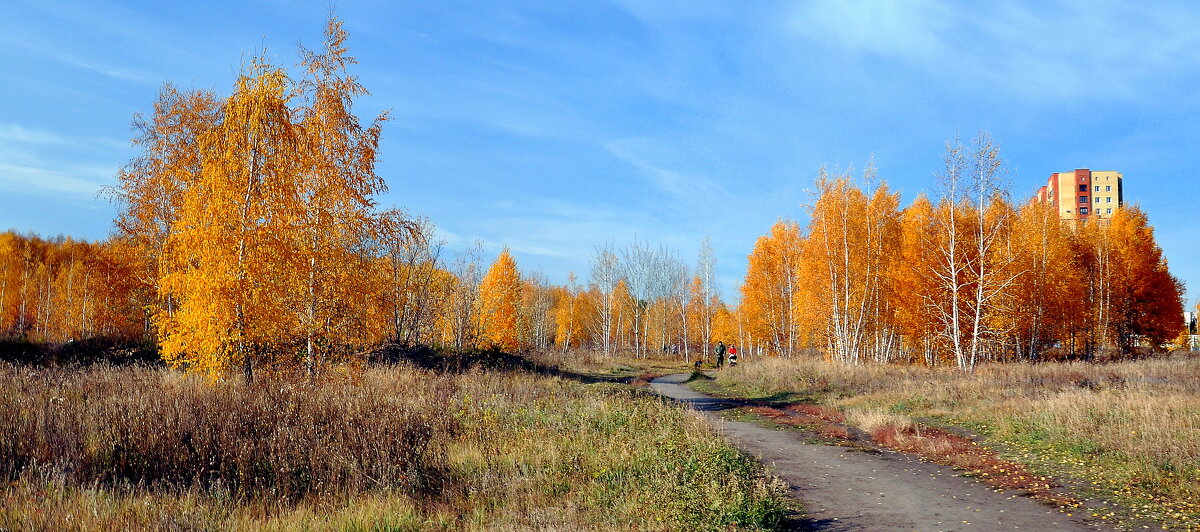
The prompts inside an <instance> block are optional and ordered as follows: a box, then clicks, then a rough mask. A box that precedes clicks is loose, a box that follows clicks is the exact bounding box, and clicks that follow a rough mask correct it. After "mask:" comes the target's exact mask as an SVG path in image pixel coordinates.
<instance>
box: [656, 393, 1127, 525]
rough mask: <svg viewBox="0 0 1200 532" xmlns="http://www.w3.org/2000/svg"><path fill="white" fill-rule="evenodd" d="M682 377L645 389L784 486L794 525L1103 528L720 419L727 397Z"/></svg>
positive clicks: (886, 462) (895, 462)
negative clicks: (794, 501) (697, 417)
mask: <svg viewBox="0 0 1200 532" xmlns="http://www.w3.org/2000/svg"><path fill="white" fill-rule="evenodd" d="M687 378H688V375H685V374H677V375H669V376H666V377H661V378H658V379H654V380H653V381H652V382H651V383H650V387H651V388H652V389H653V390H654V391H655V392H657V393H659V394H660V395H663V396H666V397H669V398H672V399H676V400H678V401H681V402H683V403H686V404H688V405H690V406H691V407H692V408H695V409H697V410H699V411H700V412H702V413H703V414H704V416H705V417H707V418H708V419H709V421H711V422H712V423H713V424H714V425H716V426H717V427H718V428H719V430H720V431H721V432H722V433H723V434H724V435H725V437H726V438H728V439H729V440H731V441H732V442H733V443H734V444H735V445H737V446H738V447H740V448H741V449H743V450H744V451H746V452H748V453H750V454H751V455H754V456H756V457H758V459H759V460H761V461H762V462H763V463H765V464H767V466H768V467H770V469H771V472H772V473H773V474H774V475H776V476H778V477H779V478H781V479H783V480H784V481H785V482H787V483H788V484H789V485H791V486H792V490H793V494H794V495H795V496H796V498H798V499H799V500H800V501H801V502H802V503H803V504H804V509H805V516H806V519H805V520H804V521H803V522H800V523H797V524H796V526H797V528H799V529H801V530H822V531H843V530H870V531H875V530H922V531H924V530H1047V531H1049V530H1054V531H1058V530H1106V529H1102V528H1098V527H1095V526H1092V525H1088V524H1084V523H1083V522H1082V521H1081V520H1077V519H1076V518H1072V517H1068V516H1067V515H1066V514H1065V513H1062V512H1060V511H1058V510H1056V509H1054V508H1051V507H1049V506H1046V505H1043V504H1040V503H1038V502H1036V501H1033V500H1031V499H1028V498H1026V497H1021V496H1017V495H1014V494H1009V493H997V492H995V491H992V489H991V488H988V487H987V486H986V485H984V484H982V483H980V482H976V481H974V480H971V479H968V478H964V477H960V476H958V475H957V474H956V473H955V471H954V470H953V469H950V468H947V467H943V466H940V465H937V464H932V463H928V462H922V461H921V460H919V459H917V458H914V457H912V456H909V455H906V454H903V453H894V452H883V453H879V452H870V451H862V450H856V449H853V448H850V447H839V446H831V445H819V444H812V443H805V441H804V436H803V435H801V434H799V433H796V432H791V431H781V430H772V429H769V428H765V427H762V426H760V425H757V424H754V423H747V422H740V421H728V420H723V419H721V418H720V417H719V416H718V415H717V412H718V411H720V410H724V409H726V408H730V407H732V406H734V404H733V402H732V401H727V400H724V399H718V398H714V397H710V396H707V395H704V394H701V393H699V392H696V391H694V390H692V389H691V388H688V387H687V386H685V385H684V384H683V382H684V381H685V380H686V379H687Z"/></svg>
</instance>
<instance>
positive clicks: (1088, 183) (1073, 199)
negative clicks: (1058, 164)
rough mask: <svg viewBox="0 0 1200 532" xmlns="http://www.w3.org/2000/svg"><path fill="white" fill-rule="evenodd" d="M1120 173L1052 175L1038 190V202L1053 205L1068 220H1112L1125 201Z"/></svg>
mask: <svg viewBox="0 0 1200 532" xmlns="http://www.w3.org/2000/svg"><path fill="white" fill-rule="evenodd" d="M1121 178H1122V175H1121V173H1120V172H1112V171H1104V172H1093V171H1092V170H1088V169H1087V168H1081V169H1078V170H1075V171H1073V172H1058V173H1055V174H1050V179H1048V180H1046V184H1045V185H1044V186H1042V187H1041V188H1039V189H1038V193H1037V201H1038V202H1039V203H1051V204H1054V205H1055V206H1057V208H1058V217H1059V218H1062V219H1064V220H1089V219H1105V218H1111V217H1112V215H1113V213H1114V212H1116V210H1117V208H1118V207H1120V206H1121V204H1122V203H1123V201H1124V195H1123V193H1122V191H1121Z"/></svg>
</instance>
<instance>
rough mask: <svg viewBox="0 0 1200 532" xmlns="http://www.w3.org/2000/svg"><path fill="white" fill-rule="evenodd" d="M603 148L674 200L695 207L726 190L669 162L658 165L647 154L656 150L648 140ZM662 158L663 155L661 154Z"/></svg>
mask: <svg viewBox="0 0 1200 532" xmlns="http://www.w3.org/2000/svg"><path fill="white" fill-rule="evenodd" d="M603 146H604V149H605V150H606V151H607V152H608V153H610V154H611V155H612V156H613V157H616V158H618V159H620V160H622V161H625V162H627V163H629V164H631V165H633V166H634V167H635V168H637V169H638V171H639V173H640V174H641V175H642V176H644V177H646V178H648V179H649V180H650V182H651V183H653V184H654V185H655V186H656V187H657V188H658V189H659V190H660V191H661V192H663V193H665V194H666V195H668V196H669V197H670V198H671V199H672V201H675V202H684V203H685V204H687V205H689V206H692V205H697V204H704V203H706V202H710V201H712V199H713V198H719V197H722V196H723V195H724V190H723V188H722V187H721V185H720V184H719V183H717V182H716V181H715V180H713V179H711V178H708V177H705V176H702V175H695V174H691V173H684V172H683V171H679V170H675V169H672V168H669V167H668V164H670V163H665V164H664V163H663V162H659V161H658V160H656V159H655V156H654V155H652V154H650V153H648V152H653V151H656V147H655V141H653V140H652V139H647V138H626V139H613V140H608V141H605V142H604V143H603ZM658 157H663V155H658Z"/></svg>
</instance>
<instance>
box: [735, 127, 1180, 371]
mask: <svg viewBox="0 0 1200 532" xmlns="http://www.w3.org/2000/svg"><path fill="white" fill-rule="evenodd" d="M851 174H852V172H851V171H846V172H841V173H838V172H833V173H831V172H829V171H828V170H825V169H822V170H821V172H820V175H819V176H818V178H817V181H816V190H815V192H814V201H813V203H812V205H811V208H810V219H809V222H808V225H807V227H804V228H802V227H801V226H800V225H799V224H797V223H795V222H791V221H785V220H781V221H779V222H778V223H776V224H775V226H774V227H772V228H771V230H770V232H769V233H768V234H766V235H764V236H762V237H761V238H759V240H758V242H757V243H756V245H755V248H754V252H753V253H752V254H751V255H750V262H749V269H748V271H747V274H746V280H745V283H744V284H743V286H742V290H741V293H742V302H741V305H740V310H741V312H743V313H745V315H746V319H747V327H748V328H749V330H750V338H751V341H752V342H755V343H761V344H766V345H767V346H768V347H769V349H770V350H771V351H773V352H775V353H779V354H782V355H785V356H790V355H793V354H796V353H797V352H800V351H802V350H805V349H816V350H818V351H820V352H822V353H824V356H825V357H826V358H829V359H831V360H835V361H838V362H842V363H846V364H858V363H861V362H864V361H868V360H870V361H875V362H895V361H906V362H922V363H924V364H927V365H934V364H941V363H952V364H956V365H957V366H958V367H960V368H962V369H964V370H971V369H973V368H974V367H975V365H976V364H977V363H978V362H979V361H981V360H1039V359H1043V358H1045V357H1047V356H1053V357H1081V358H1089V359H1090V358H1092V357H1094V356H1096V355H1098V354H1114V353H1116V354H1130V353H1133V352H1134V351H1135V350H1137V349H1155V350H1157V349H1161V348H1163V347H1165V346H1167V344H1169V343H1170V342H1173V341H1177V340H1178V338H1179V336H1180V335H1181V334H1182V333H1183V321H1182V319H1181V316H1182V312H1183V302H1182V294H1183V284H1182V283H1181V282H1180V281H1179V280H1178V279H1176V278H1175V277H1173V276H1172V275H1171V274H1170V272H1169V271H1168V269H1167V263H1166V259H1165V258H1164V257H1163V255H1162V250H1161V249H1160V248H1159V247H1158V245H1157V244H1156V243H1155V241H1154V232H1153V228H1152V226H1151V225H1150V224H1149V221H1148V219H1147V216H1146V214H1145V213H1144V212H1143V211H1142V210H1141V209H1140V208H1138V207H1136V206H1132V207H1129V206H1126V207H1123V208H1120V209H1118V210H1117V211H1116V213H1115V214H1114V215H1113V216H1112V217H1111V218H1106V219H1099V218H1098V217H1093V218H1092V219H1091V220H1088V221H1071V220H1067V221H1064V220H1060V218H1059V214H1058V212H1057V210H1056V208H1055V207H1054V206H1053V205H1049V204H1041V203H1037V202H1035V201H1026V202H1024V203H1020V204H1014V203H1012V202H1011V201H1010V200H1009V199H1008V197H1007V192H1006V190H1005V188H1004V186H1003V183H1004V165H1003V161H1002V159H1001V158H1000V152H999V147H998V146H997V145H996V144H995V142H994V141H993V140H992V139H991V138H990V137H989V136H988V135H986V134H984V133H981V134H980V135H979V136H978V137H976V139H974V141H973V142H972V143H971V144H970V145H969V146H968V145H964V144H963V143H962V142H961V141H959V140H958V139H955V140H954V141H951V142H950V143H948V145H947V150H946V155H945V167H944V170H943V171H942V173H941V174H940V176H939V196H938V197H937V198H936V199H933V200H931V199H930V198H928V197H926V196H924V195H922V196H920V197H918V198H917V199H916V200H915V201H914V202H913V203H912V204H911V205H909V206H908V207H906V208H904V209H900V208H899V194H897V193H895V192H893V191H891V190H890V189H889V188H888V187H887V185H886V183H883V182H882V181H880V180H879V179H878V178H877V176H876V171H875V169H874V167H873V166H868V167H867V169H866V170H865V171H864V172H863V175H862V179H861V183H862V184H861V185H859V184H856V183H855V181H854V179H853V178H852V175H851Z"/></svg>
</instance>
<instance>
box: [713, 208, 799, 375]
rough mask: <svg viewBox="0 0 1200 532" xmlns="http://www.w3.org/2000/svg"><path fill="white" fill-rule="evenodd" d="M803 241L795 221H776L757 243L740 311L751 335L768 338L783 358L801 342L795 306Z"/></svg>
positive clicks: (772, 346)
mask: <svg viewBox="0 0 1200 532" xmlns="http://www.w3.org/2000/svg"><path fill="white" fill-rule="evenodd" d="M802 239H803V237H802V235H801V232H800V226H799V225H797V224H796V222H792V221H784V220H780V221H778V222H775V225H773V226H771V230H770V232H768V233H767V234H766V235H763V236H761V237H759V238H758V241H757V242H755V244H754V251H753V252H751V253H750V256H749V265H748V267H747V269H746V279H745V282H743V284H742V304H741V311H742V312H744V313H745V315H746V316H747V324H746V325H747V326H748V327H749V329H750V333H751V335H753V336H754V337H756V338H763V339H766V340H767V341H768V342H769V343H770V345H771V348H772V349H773V350H774V351H775V352H776V353H778V354H781V355H784V356H791V355H792V353H793V351H794V350H795V349H796V347H797V346H798V342H799V341H800V333H799V330H798V327H797V321H798V319H797V318H798V316H797V308H796V305H795V303H796V300H797V294H798V293H799V280H798V276H799V267H800V263H799V262H800V261H799V255H800V249H801V247H802ZM714 339H715V338H714Z"/></svg>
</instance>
